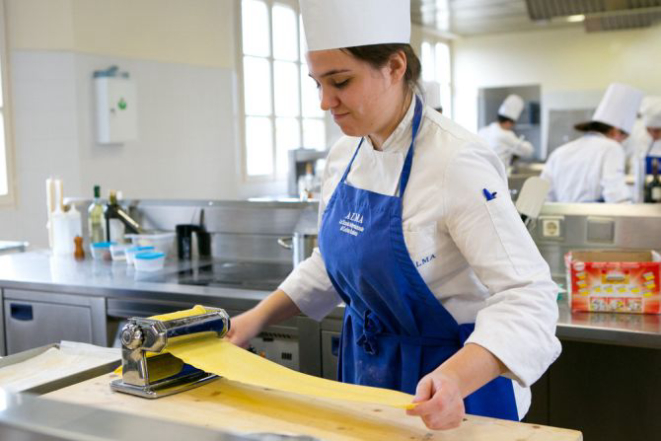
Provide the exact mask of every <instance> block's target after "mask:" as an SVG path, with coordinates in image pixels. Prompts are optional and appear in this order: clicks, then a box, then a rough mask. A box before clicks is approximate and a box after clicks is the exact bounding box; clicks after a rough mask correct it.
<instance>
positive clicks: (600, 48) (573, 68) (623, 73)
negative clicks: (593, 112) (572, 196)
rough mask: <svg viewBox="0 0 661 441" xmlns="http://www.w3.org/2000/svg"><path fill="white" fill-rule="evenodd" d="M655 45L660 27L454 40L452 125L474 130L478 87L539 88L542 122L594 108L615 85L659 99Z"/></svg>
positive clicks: (660, 66)
mask: <svg viewBox="0 0 661 441" xmlns="http://www.w3.org/2000/svg"><path fill="white" fill-rule="evenodd" d="M659 42H661V26H656V27H654V28H650V29H643V30H635V31H617V32H602V33H593V34H587V33H585V31H584V30H583V29H582V27H577V28H563V29H559V30H546V31H534V32H521V33H511V34H498V35H490V36H480V37H474V38H463V39H459V40H456V41H455V42H454V47H453V51H454V53H453V55H454V67H453V77H454V85H455V95H454V105H455V107H454V108H455V119H456V120H457V122H459V123H460V124H462V125H464V126H465V127H467V128H469V129H472V130H476V129H477V127H476V125H477V100H478V89H479V88H481V87H500V86H511V85H531V84H539V85H541V89H542V118H544V117H545V114H546V112H547V111H548V110H549V109H550V108H576V107H594V106H596V105H597V104H598V101H599V99H600V97H601V95H602V93H603V91H604V89H605V88H606V87H607V86H608V84H609V83H611V82H614V81H619V82H624V83H628V84H631V85H632V86H635V87H638V88H640V89H642V90H644V91H645V92H646V93H648V94H656V95H658V94H661V81H659V72H661V57H659V48H660V47H661V46H660V45H659ZM542 137H543V139H545V132H543V133H542Z"/></svg>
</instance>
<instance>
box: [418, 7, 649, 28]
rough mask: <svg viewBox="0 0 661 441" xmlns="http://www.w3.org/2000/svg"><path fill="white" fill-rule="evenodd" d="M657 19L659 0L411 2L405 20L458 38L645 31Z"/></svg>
mask: <svg viewBox="0 0 661 441" xmlns="http://www.w3.org/2000/svg"><path fill="white" fill-rule="evenodd" d="M529 7H530V8H531V9H532V12H530V11H529ZM582 12H584V13H589V15H587V19H586V21H585V22H584V23H580V22H579V23H571V22H568V21H567V20H566V16H567V15H572V14H580V13H582ZM531 17H534V18H535V20H533V19H532V18H531ZM659 17H661V0H412V1H411V18H412V21H413V22H414V23H417V24H420V25H422V26H424V27H427V28H433V29H435V30H437V31H439V32H444V33H449V34H455V35H460V36H462V35H465V36H470V35H480V34H494V33H502V32H518V31H531V30H540V29H549V28H558V27H568V26H574V27H582V28H585V29H586V31H588V32H597V31H602V30H614V29H622V28H635V27H644V26H650V25H652V24H654V23H658V22H659V21H661V19H659Z"/></svg>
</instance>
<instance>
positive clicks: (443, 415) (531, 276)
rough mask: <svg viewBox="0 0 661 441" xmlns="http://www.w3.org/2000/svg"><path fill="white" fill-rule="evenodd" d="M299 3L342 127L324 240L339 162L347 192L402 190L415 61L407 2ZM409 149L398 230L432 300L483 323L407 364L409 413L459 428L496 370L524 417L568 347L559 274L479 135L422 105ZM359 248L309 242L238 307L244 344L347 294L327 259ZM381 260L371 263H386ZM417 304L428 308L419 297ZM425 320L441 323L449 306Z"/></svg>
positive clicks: (326, 309)
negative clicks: (413, 387)
mask: <svg viewBox="0 0 661 441" xmlns="http://www.w3.org/2000/svg"><path fill="white" fill-rule="evenodd" d="M403 6H405V7H406V10H404V11H403V10H402V7H403ZM301 10H302V13H303V22H304V26H305V32H306V37H307V43H308V52H307V54H306V55H307V61H308V67H309V69H310V76H311V77H312V78H313V79H314V80H315V82H316V83H317V85H318V88H319V95H320V98H321V107H322V109H324V110H326V111H330V112H331V114H332V115H333V117H334V120H335V122H336V123H337V124H338V125H339V127H340V128H341V129H342V131H343V133H344V134H345V135H346V136H344V137H342V138H341V139H340V140H339V141H338V142H337V143H336V144H335V145H334V146H333V147H332V149H331V150H330V152H329V155H328V159H327V162H326V169H325V171H324V176H323V185H322V193H321V200H320V207H319V210H320V219H321V221H320V222H321V224H322V231H321V232H320V240H321V238H322V237H323V233H324V228H323V225H324V221H323V218H322V214H324V215H328V211H327V210H326V208H327V207H329V201H330V200H331V196H332V195H333V194H334V193H335V192H336V190H337V189H339V187H340V186H341V185H344V184H342V183H340V180H341V179H342V177H343V173H344V172H345V170H348V175H347V176H346V181H345V183H346V185H347V186H349V187H350V188H351V189H354V190H353V191H355V192H359V193H365V192H366V191H367V192H371V193H372V194H373V195H374V196H375V197H379V198H383V196H387V197H390V198H398V197H399V185H400V175H401V174H402V170H403V168H404V167H405V165H404V163H405V158H406V154H407V152H408V151H409V146H410V145H411V139H412V124H413V120H414V113H415V112H414V110H415V108H416V104H415V103H416V98H415V96H414V93H415V91H416V86H415V84H416V82H417V81H418V77H419V74H420V67H419V66H420V63H419V60H418V59H417V57H416V56H415V54H414V53H413V50H412V49H411V47H410V44H409V41H410V19H409V17H410V4H409V3H408V2H403V1H401V0H361V1H360V2H356V1H355V0H335V1H332V2H329V1H328V0H301ZM311 11H312V12H314V14H312V13H310V14H309V15H308V14H307V13H308V12H311ZM385 43H388V44H385ZM361 138H362V147H361V148H358V149H357V146H358V145H359V142H360V141H361ZM355 152H357V154H356V156H355V160H354V161H353V163H352V165H351V166H349V164H350V162H351V160H352V157H353V155H354V153H355ZM414 152H415V154H414V155H413V160H412V167H411V169H410V171H411V172H410V178H409V180H408V185H407V186H406V190H405V192H404V194H403V196H402V205H401V207H402V208H401V221H400V224H401V230H400V231H402V230H403V238H404V241H405V246H406V249H407V250H408V253H409V255H410V260H408V259H405V261H404V262H405V263H406V262H408V265H409V267H410V268H412V269H413V271H414V272H415V271H417V273H419V275H417V273H415V274H416V277H420V278H421V280H422V281H423V287H424V289H426V290H427V292H429V293H430V295H429V297H430V298H431V299H432V300H431V301H433V302H438V303H437V305H441V306H442V307H443V308H444V309H445V310H446V311H447V313H449V316H448V317H451V318H452V320H453V321H454V320H456V323H458V324H472V323H474V324H475V329H474V331H473V332H472V334H470V336H468V339H467V341H465V344H464V346H463V347H460V348H459V349H458V352H456V353H455V354H454V355H453V356H451V357H450V358H449V359H448V360H447V361H445V362H444V363H443V364H442V365H440V366H437V367H436V368H435V369H434V370H432V371H431V372H414V373H411V372H405V374H411V375H417V377H416V378H418V379H419V383H418V387H417V391H415V392H416V396H415V401H416V402H417V403H419V404H418V405H417V407H416V408H415V409H414V410H412V411H408V412H410V414H411V415H418V416H420V417H421V418H422V419H423V421H424V422H425V424H426V425H427V426H428V427H430V428H433V429H446V428H451V427H456V426H458V425H459V424H460V423H461V419H462V417H463V415H464V402H463V400H462V399H463V398H464V397H467V396H468V395H470V394H472V393H473V391H475V390H477V389H479V388H481V387H482V386H483V385H484V384H485V383H487V382H489V381H491V380H492V379H496V378H497V377H498V376H501V375H502V376H504V377H503V380H504V381H506V382H507V383H508V384H510V385H511V386H512V388H513V395H512V399H513V400H514V399H515V400H516V403H515V404H516V409H515V413H517V412H518V417H519V418H522V417H523V416H524V415H525V414H526V412H527V411H528V408H529V406H530V398H531V396H530V389H529V387H530V385H531V384H532V383H534V382H535V381H536V380H537V379H538V378H539V377H540V376H541V375H542V374H543V373H544V372H545V371H546V369H547V368H548V366H549V365H550V364H551V363H552V362H553V361H554V360H555V359H556V358H557V357H558V355H559V354H560V351H561V347H560V343H559V341H558V339H557V338H556V336H555V328H556V321H557V315H558V310H557V304H556V295H557V286H556V285H555V283H553V281H552V280H551V277H550V272H549V267H548V265H547V264H546V262H545V261H544V260H543V258H542V257H541V255H540V254H539V252H538V250H537V248H536V246H535V244H534V242H533V241H532V239H531V237H530V235H529V234H528V231H527V230H526V229H525V227H524V225H523V223H522V221H521V219H520V217H519V215H518V213H517V212H516V209H515V207H514V205H513V203H512V201H511V199H510V198H509V192H508V188H507V177H506V174H505V168H504V167H503V165H502V163H501V162H500V160H499V159H498V157H497V156H496V155H495V154H494V153H493V151H492V150H491V149H489V147H488V146H487V145H486V144H484V142H483V141H482V140H481V139H480V138H478V137H476V136H475V135H473V134H471V133H470V132H469V131H467V130H465V129H463V128H462V127H460V126H458V125H456V124H455V123H453V122H452V121H451V120H449V119H447V118H445V117H443V116H442V115H440V114H439V113H438V112H436V111H434V110H433V109H432V108H431V107H428V106H425V107H423V108H422V118H421V124H420V128H419V131H418V134H417V137H416V138H415V150H414ZM367 208H369V207H367ZM367 208H366V209H367ZM366 218H367V217H366ZM360 221H362V219H360ZM366 228H367V227H366ZM389 229H390V228H389ZM338 234H340V233H338ZM347 237H348V236H347ZM345 239H346V238H345ZM377 245H378V246H383V245H384V244H381V243H380V244H374V246H377ZM386 246H390V245H389V244H386ZM366 251H368V250H366ZM356 254H360V253H358V251H357V250H354V249H346V250H345V251H344V252H342V253H335V254H334V255H330V256H329V255H322V253H321V252H320V250H319V249H315V250H314V253H313V255H312V256H311V257H310V258H308V259H307V260H306V261H304V262H303V263H301V264H300V265H299V266H297V267H296V268H295V269H294V271H293V272H292V273H291V275H290V276H289V277H288V278H287V279H286V280H285V281H284V282H283V283H282V284H281V285H280V287H279V288H278V289H277V290H276V291H275V292H273V293H272V294H271V295H270V296H268V297H267V298H266V299H264V300H263V301H262V302H260V303H259V304H258V305H257V306H256V307H255V308H253V309H252V310H250V311H247V312H245V313H244V314H242V315H240V316H237V317H235V318H233V319H232V328H231V330H230V333H229V335H228V338H229V339H230V341H232V342H233V343H235V344H237V345H240V346H245V345H247V344H248V342H249V340H250V339H251V338H253V337H255V336H256V335H257V334H258V333H259V332H260V331H261V330H262V329H263V328H264V327H266V326H269V325H272V324H274V323H278V322H280V321H282V320H285V319H287V318H289V317H292V316H294V315H296V314H299V313H301V312H302V313H304V314H306V315H307V316H309V317H311V318H313V319H316V320H321V319H322V318H323V317H325V316H326V315H327V314H329V313H330V312H331V311H332V310H333V309H334V308H336V307H337V306H338V304H339V303H340V302H341V299H340V296H339V295H338V292H337V291H336V289H335V288H334V284H333V283H332V282H331V279H330V276H329V273H328V271H330V270H329V267H328V266H327V263H328V262H329V260H328V259H330V261H333V263H334V264H335V265H336V264H337V263H338V262H341V261H342V259H343V258H344V256H347V257H346V258H351V259H356ZM343 255H344V256H343ZM374 260H376V261H370V262H365V264H366V265H368V266H370V265H379V264H380V261H379V260H380V259H379V258H376V259H374ZM414 265H415V266H414ZM355 271H357V272H358V273H360V271H361V268H355ZM366 271H367V269H366ZM373 282H375V283H376V284H377V285H378V283H379V282H380V280H377V281H373ZM371 285H374V283H372V284H371ZM425 285H426V286H425ZM400 295H401V296H402V301H403V302H414V304H415V302H422V301H423V300H421V299H417V298H416V297H415V296H414V297H413V298H411V297H410V295H411V293H408V292H407V293H400ZM416 299H417V300H416ZM424 301H425V302H426V301H427V300H424ZM437 308H438V307H437ZM349 309H350V308H348V307H347V312H348V311H349ZM418 309H422V310H423V311H426V310H433V308H430V307H428V306H427V305H426V304H424V303H418ZM408 313H409V311H408V310H398V314H402V315H407V314H408ZM428 319H429V320H439V322H438V323H439V325H438V326H440V320H441V317H436V316H432V317H428ZM345 320H346V316H345ZM366 320H367V317H366ZM345 323H346V322H345ZM377 337H378V336H377ZM379 344H384V345H385V344H386V343H385V342H379ZM383 349H384V348H382V351H381V352H382V353H383V352H387V351H384V350H383ZM380 368H381V369H385V370H386V371H388V370H389V369H391V368H390V366H381V367H380ZM420 377H422V378H420ZM494 381H495V380H494ZM510 391H512V389H510Z"/></svg>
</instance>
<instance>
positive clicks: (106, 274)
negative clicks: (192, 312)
mask: <svg viewBox="0 0 661 441" xmlns="http://www.w3.org/2000/svg"><path fill="white" fill-rule="evenodd" d="M202 264H209V262H208V261H197V260H195V261H178V260H168V261H166V264H165V268H164V269H163V270H162V271H158V272H137V271H135V269H134V268H133V267H132V266H130V265H127V264H126V263H125V262H109V261H99V260H92V259H90V258H87V259H85V260H82V261H76V260H74V259H73V258H70V257H68V256H63V257H60V256H52V255H51V253H50V251H33V252H27V253H21V254H12V255H7V256H0V287H1V288H15V289H24V290H42V291H57V292H58V293H65V294H78V295H85V296H101V297H128V298H130V297H135V296H144V294H145V293H153V294H156V295H157V296H158V299H159V300H166V301H177V302H188V303H194V302H198V303H199V302H203V301H204V300H208V299H209V298H225V299H237V300H242V301H245V302H246V303H247V304H254V303H255V302H257V301H259V300H261V299H263V298H264V297H265V296H266V295H268V291H256V290H248V289H236V288H223V287H206V286H192V285H180V284H177V283H163V281H164V280H165V279H167V278H170V277H172V276H173V275H176V274H177V273H179V272H180V271H184V270H188V269H191V268H195V267H198V266H200V265H202Z"/></svg>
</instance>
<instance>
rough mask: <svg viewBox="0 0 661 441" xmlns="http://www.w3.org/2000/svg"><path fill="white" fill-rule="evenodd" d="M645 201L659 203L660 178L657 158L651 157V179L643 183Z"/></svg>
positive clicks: (660, 201) (660, 195)
mask: <svg viewBox="0 0 661 441" xmlns="http://www.w3.org/2000/svg"><path fill="white" fill-rule="evenodd" d="M645 202H651V203H655V204H658V203H661V179H659V160H658V159H657V158H654V159H652V180H651V181H650V182H648V183H647V184H646V185H645Z"/></svg>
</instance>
